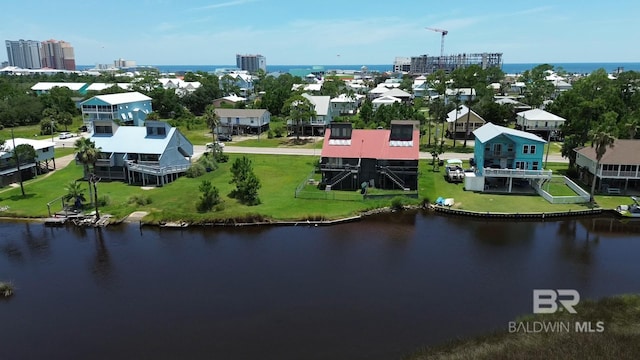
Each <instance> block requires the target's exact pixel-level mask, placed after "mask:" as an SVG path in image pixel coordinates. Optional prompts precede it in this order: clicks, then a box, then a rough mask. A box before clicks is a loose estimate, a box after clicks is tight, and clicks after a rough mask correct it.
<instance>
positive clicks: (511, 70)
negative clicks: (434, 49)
mask: <svg viewBox="0 0 640 360" xmlns="http://www.w3.org/2000/svg"><path fill="white" fill-rule="evenodd" d="M540 64H542V63H522V64H510V63H504V64H503V65H502V71H503V72H504V73H505V74H521V73H523V72H524V71H526V70H530V69H532V68H534V67H536V66H537V65H540ZM549 64H550V65H553V67H554V68H555V69H556V70H564V71H566V72H567V73H570V74H590V73H591V72H593V71H594V70H597V69H601V68H602V69H605V70H606V71H607V72H608V73H613V72H615V71H616V70H618V69H619V68H621V70H623V71H640V62H584V63H549ZM148 66H152V67H154V68H157V69H158V70H159V71H160V72H174V73H175V72H196V71H204V72H210V71H216V69H228V68H235V67H236V66H235V65H148ZM314 66H321V67H322V68H324V70H325V71H330V70H344V71H360V70H361V69H362V67H363V66H366V67H367V70H368V71H370V72H386V71H392V70H393V65H391V64H377V65H375V64H374V65H369V64H355V65H317V64H316V65H267V72H282V73H286V72H288V71H290V70H291V69H312V68H313V67H314ZM90 68H93V65H79V66H78V69H90Z"/></svg>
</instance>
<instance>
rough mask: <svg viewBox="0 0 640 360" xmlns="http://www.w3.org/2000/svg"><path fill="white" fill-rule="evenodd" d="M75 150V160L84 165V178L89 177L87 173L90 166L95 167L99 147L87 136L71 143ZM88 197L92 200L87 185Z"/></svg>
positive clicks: (89, 172)
mask: <svg viewBox="0 0 640 360" xmlns="http://www.w3.org/2000/svg"><path fill="white" fill-rule="evenodd" d="M73 145H74V147H75V150H76V161H78V162H79V163H81V164H82V166H83V167H84V176H83V178H84V179H85V180H88V179H89V175H90V174H91V173H92V171H90V170H91V168H90V167H89V166H90V165H91V167H95V163H96V161H97V160H98V155H99V154H100V148H96V143H94V142H93V141H91V139H89V138H80V139H78V140H76V142H75V143H74V144H73ZM89 198H90V199H91V201H93V196H91V187H90V186H89Z"/></svg>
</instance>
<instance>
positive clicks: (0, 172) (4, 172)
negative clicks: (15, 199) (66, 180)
mask: <svg viewBox="0 0 640 360" xmlns="http://www.w3.org/2000/svg"><path fill="white" fill-rule="evenodd" d="M14 142H15V146H20V145H25V144H26V145H31V146H32V147H33V149H34V150H35V151H36V158H35V159H20V166H19V167H20V172H21V173H22V179H23V180H27V179H31V178H33V177H34V176H36V175H38V174H42V173H46V172H48V171H49V170H55V168H56V160H55V154H54V145H55V143H54V142H52V141H50V140H31V139H23V138H16V139H15V140H11V139H8V140H6V141H5V143H4V147H2V150H0V187H3V186H6V185H9V184H11V183H15V182H17V181H19V179H20V176H19V173H18V164H16V162H15V160H14V159H13V144H14Z"/></svg>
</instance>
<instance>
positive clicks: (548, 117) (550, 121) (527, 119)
mask: <svg viewBox="0 0 640 360" xmlns="http://www.w3.org/2000/svg"><path fill="white" fill-rule="evenodd" d="M565 121H566V120H565V119H564V118H561V117H560V116H558V115H555V114H552V113H550V112H548V111H544V110H542V109H531V110H527V111H521V112H519V113H516V129H519V130H522V131H526V132H530V133H533V134H536V135H539V136H541V137H543V138H545V139H548V138H549V137H554V136H557V134H558V133H559V132H560V129H561V127H562V125H563V124H564V122H565Z"/></svg>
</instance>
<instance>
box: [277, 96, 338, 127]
mask: <svg viewBox="0 0 640 360" xmlns="http://www.w3.org/2000/svg"><path fill="white" fill-rule="evenodd" d="M302 96H304V97H305V98H306V99H307V100H309V102H310V103H311V104H312V105H313V110H314V111H315V116H314V117H312V118H310V119H306V120H303V121H302V124H301V125H302V135H306V136H307V135H310V136H321V135H323V134H324V130H325V128H326V127H327V126H328V125H329V124H330V123H331V122H332V121H333V112H332V111H331V107H330V104H331V97H330V96H317V95H310V94H307V93H304V94H302ZM287 127H288V128H289V129H293V130H292V131H293V132H297V131H298V130H297V129H295V128H296V122H295V120H287Z"/></svg>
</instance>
